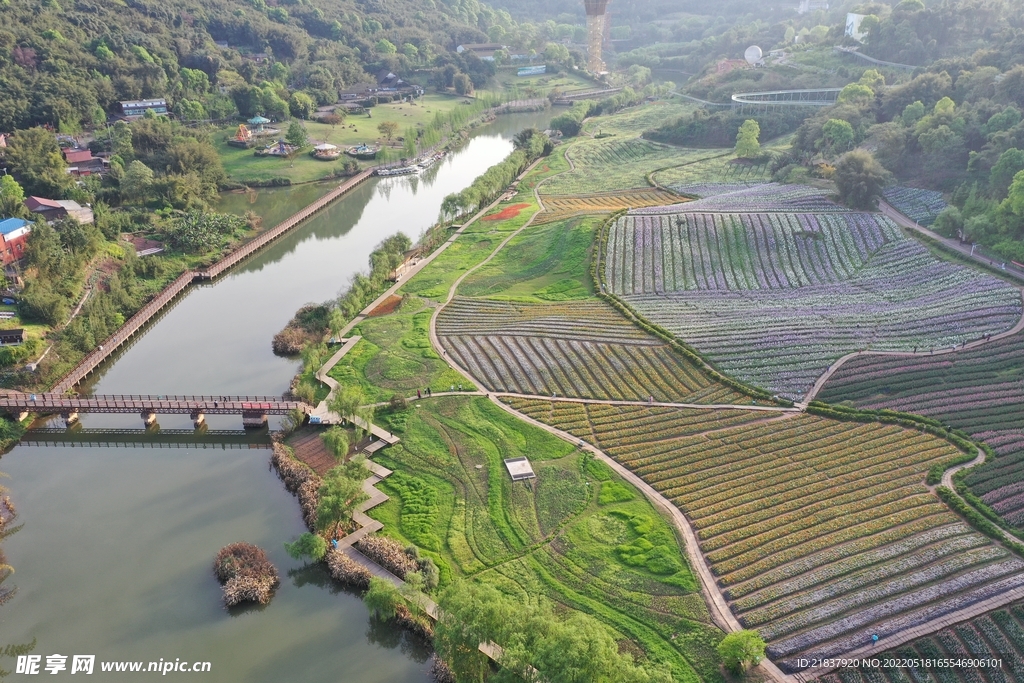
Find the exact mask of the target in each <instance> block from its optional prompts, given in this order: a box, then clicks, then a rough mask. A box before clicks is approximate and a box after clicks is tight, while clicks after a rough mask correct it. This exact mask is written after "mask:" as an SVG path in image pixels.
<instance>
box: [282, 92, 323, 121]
mask: <svg viewBox="0 0 1024 683" xmlns="http://www.w3.org/2000/svg"><path fill="white" fill-rule="evenodd" d="M288 109H289V111H291V114H292V116H297V117H299V118H300V119H311V118H313V114H314V113H316V101H315V100H314V99H313V98H312V97H310V96H309V95H307V94H306V93H304V92H294V93H292V96H291V97H290V98H289V99H288Z"/></svg>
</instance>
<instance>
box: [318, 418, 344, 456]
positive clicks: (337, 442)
mask: <svg viewBox="0 0 1024 683" xmlns="http://www.w3.org/2000/svg"><path fill="white" fill-rule="evenodd" d="M320 438H321V439H323V442H324V445H325V446H327V450H329V451H330V452H331V454H332V455H334V457H335V458H336V459H338V460H343V459H344V458H345V456H346V455H348V449H349V439H348V432H346V431H345V430H344V429H342V428H341V427H338V426H337V425H335V426H334V427H331V428H330V429H328V430H327V431H325V432H324V433H323V434H321V435H320Z"/></svg>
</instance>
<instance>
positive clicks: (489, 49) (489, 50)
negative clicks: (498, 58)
mask: <svg viewBox="0 0 1024 683" xmlns="http://www.w3.org/2000/svg"><path fill="white" fill-rule="evenodd" d="M503 49H505V46H504V45H502V44H501V43H465V44H463V45H459V46H458V47H457V48H455V51H456V52H458V53H459V54H460V55H461V54H467V53H468V54H471V55H476V56H477V57H479V58H480V59H482V60H484V61H486V62H493V61H494V53H495V52H497V51H498V50H503Z"/></svg>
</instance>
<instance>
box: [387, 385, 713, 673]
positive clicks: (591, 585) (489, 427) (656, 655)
mask: <svg viewBox="0 0 1024 683" xmlns="http://www.w3.org/2000/svg"><path fill="white" fill-rule="evenodd" d="M395 421H396V422H397V423H398V424H395V425H393V426H394V428H395V430H396V433H399V434H400V435H401V437H402V441H401V442H400V443H399V444H398V445H396V446H393V447H391V448H389V449H387V451H385V452H384V455H382V456H377V457H376V458H375V459H376V460H377V461H378V462H380V463H381V464H382V465H384V466H385V467H388V468H391V469H393V470H395V475H392V477H391V478H389V479H387V480H385V481H384V482H382V483H381V484H380V487H381V488H382V489H384V490H385V491H386V492H387V493H388V494H389V495H390V496H391V500H390V501H389V502H388V503H385V504H384V505H382V506H380V507H378V508H376V509H375V510H373V512H372V513H371V514H372V515H373V516H374V517H376V518H377V519H379V520H381V521H382V522H384V524H385V532H386V533H388V534H389V535H392V536H395V537H397V538H399V539H400V540H402V541H404V542H408V543H415V544H416V545H417V546H419V547H420V548H421V550H422V551H423V552H424V554H428V555H430V556H431V557H433V558H434V560H435V562H437V564H438V566H439V567H440V568H441V574H442V580H443V581H445V582H447V581H451V580H453V579H455V578H458V577H474V578H476V579H477V580H480V581H485V582H487V583H490V584H493V585H496V586H497V587H499V588H500V589H501V590H502V591H504V592H507V593H509V594H511V595H514V596H517V597H519V598H521V599H523V600H527V601H530V600H536V599H537V598H538V597H541V596H544V597H547V598H548V599H550V600H552V601H553V602H555V603H556V604H558V605H561V606H563V607H564V608H568V609H576V610H580V611H583V612H587V613H590V614H592V615H594V616H596V617H597V618H598V619H600V620H601V621H603V622H604V623H605V624H606V625H608V626H609V628H611V629H612V630H613V631H614V632H616V633H617V634H618V636H619V638H620V639H622V640H623V641H624V642H625V641H633V642H634V643H635V644H636V645H639V646H640V647H641V648H642V650H643V652H644V653H646V656H647V657H650V658H651V659H654V660H656V661H659V662H664V663H666V664H668V665H669V666H670V667H671V668H672V670H673V673H674V678H675V680H677V681H697V680H705V681H708V680H718V679H719V678H720V675H719V674H718V670H717V665H716V664H715V661H716V657H715V655H714V646H715V644H716V643H717V640H718V638H719V637H720V635H719V632H718V630H717V629H716V628H715V627H714V626H712V625H711V624H710V618H709V616H708V614H707V611H706V608H705V606H704V602H703V600H702V599H701V597H700V593H699V592H698V591H697V584H696V580H695V578H694V576H693V574H692V572H691V571H690V568H689V567H688V566H687V564H686V562H685V559H684V555H683V553H682V550H681V549H680V548H679V544H678V542H677V540H676V537H675V535H674V533H673V531H672V528H671V526H669V524H668V523H667V522H666V521H665V520H663V519H662V518H661V517H660V516H659V515H658V514H657V513H656V512H655V510H654V509H653V508H652V507H651V506H650V504H649V503H647V501H645V500H644V499H643V498H642V497H641V496H640V495H639V494H638V493H636V492H635V491H634V490H633V489H632V488H631V487H629V486H627V485H625V484H624V483H623V482H621V481H620V480H619V479H618V478H617V477H616V476H615V475H614V474H613V473H612V471H611V470H610V469H609V468H607V467H606V466H604V465H602V464H600V463H596V462H593V461H588V460H587V459H586V458H584V457H583V454H582V453H581V452H580V451H578V450H576V449H575V448H574V447H573V446H572V445H571V444H568V443H566V442H564V441H562V440H560V439H558V438H557V437H554V436H551V435H549V434H547V433H546V432H544V431H541V430H539V429H537V428H535V427H532V426H530V425H527V424H526V423H524V422H521V421H520V420H517V419H516V418H515V417H513V416H511V415H509V414H508V413H506V412H504V411H503V410H501V408H499V407H497V406H495V405H494V404H492V403H491V402H490V401H488V400H487V399H484V398H470V397H465V398H460V397H445V398H434V399H424V400H423V401H417V402H416V404H414V406H413V407H410V408H409V409H408V410H407V411H405V414H402V415H400V416H399V418H398V419H397V420H395ZM520 455H525V456H527V457H529V458H530V461H531V463H532V465H533V467H534V471H535V472H536V473H537V478H536V479H535V480H533V481H530V482H518V483H514V482H512V480H511V478H510V477H509V475H508V473H507V471H506V470H505V467H504V464H503V462H502V459H503V458H510V457H516V456H520Z"/></svg>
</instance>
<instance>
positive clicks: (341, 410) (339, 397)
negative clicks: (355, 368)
mask: <svg viewBox="0 0 1024 683" xmlns="http://www.w3.org/2000/svg"><path fill="white" fill-rule="evenodd" d="M365 405H366V396H365V395H364V394H363V392H362V390H361V389H360V388H359V387H356V386H342V387H341V388H339V389H338V390H337V391H336V392H335V394H334V397H333V398H332V399H331V403H330V405H329V407H330V409H331V410H332V411H334V412H335V413H337V414H338V415H340V416H341V417H343V418H345V419H346V420H352V422H354V423H355V425H356V429H357V430H360V431H362V432H365V431H366V428H368V427H369V424H370V419H371V418H372V417H373V416H372V414H371V413H370V411H369V410H368V409H367V408H365V407H364V406H365Z"/></svg>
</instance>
